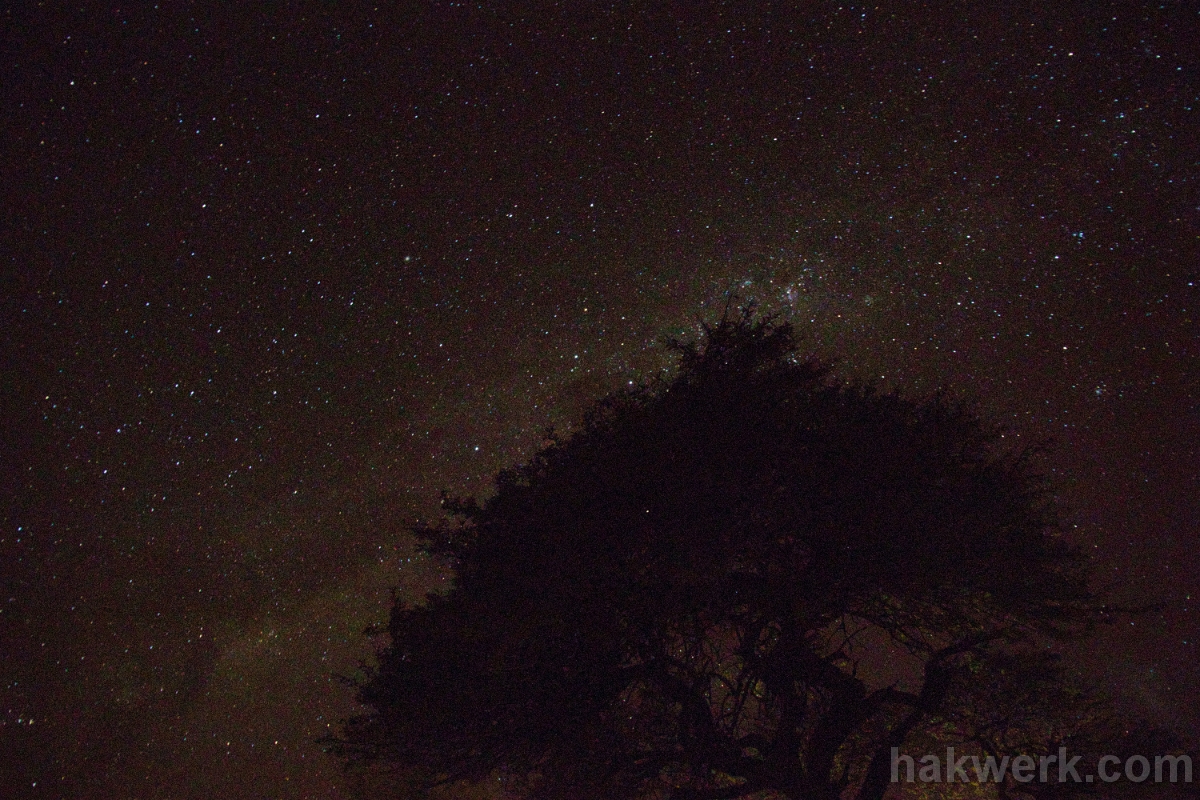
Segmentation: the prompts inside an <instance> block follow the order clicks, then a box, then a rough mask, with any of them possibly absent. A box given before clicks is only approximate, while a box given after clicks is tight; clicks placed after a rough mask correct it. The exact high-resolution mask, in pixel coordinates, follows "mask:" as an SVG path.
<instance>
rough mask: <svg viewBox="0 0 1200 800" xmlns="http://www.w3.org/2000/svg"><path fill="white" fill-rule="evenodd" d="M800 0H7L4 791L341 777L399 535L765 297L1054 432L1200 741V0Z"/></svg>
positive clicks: (1093, 658)
mask: <svg viewBox="0 0 1200 800" xmlns="http://www.w3.org/2000/svg"><path fill="white" fill-rule="evenodd" d="M798 5H800V6H801V7H800V8H799V9H797V8H792V7H790V4H778V5H770V4H746V5H744V6H741V5H737V4H720V3H719V4H692V3H688V4H618V5H602V4H584V3H578V4H568V5H554V4H545V5H536V6H535V5H532V4H519V5H518V4H495V5H494V6H487V5H485V6H484V7H482V8H481V7H479V6H469V5H464V4H458V3H430V4H406V5H402V6H401V7H399V8H395V7H387V8H383V9H380V10H375V9H374V8H373V7H372V6H370V5H356V6H349V7H347V6H341V5H338V6H334V5H315V4H314V5H299V4H291V5H282V4H281V5H278V6H273V7H272V8H271V9H270V10H269V11H253V10H250V11H246V10H242V9H240V8H235V7H234V6H233V5H213V6H199V5H195V4H188V3H176V4H169V5H167V4H163V5H161V6H159V7H153V6H151V5H149V4H138V5H136V6H134V5H130V6H129V7H126V6H125V5H124V4H117V3H111V4H108V5H87V4H84V5H79V4H75V5H70V6H58V5H53V6H52V5H47V4H36V3H22V4H17V5H15V6H14V5H8V6H6V7H5V9H4V10H3V12H2V15H0V25H2V30H3V40H2V41H3V61H2V62H0V87H2V88H0V91H2V95H0V109H2V113H3V122H2V125H0V137H2V138H0V141H2V145H0V147H2V148H3V153H2V155H3V161H2V164H0V170H2V172H0V184H2V186H3V200H2V201H0V202H2V203H3V209H2V215H3V216H2V217H0V226H2V230H0V236H2V238H0V259H2V263H3V287H4V290H3V296H2V299H0V323H2V330H3V334H2V335H3V349H2V351H0V352H2V357H3V415H4V416H3V443H2V447H3V450H2V451H0V452H2V455H3V457H2V459H0V465H2V467H0V468H2V470H3V472H2V486H3V493H4V496H3V505H2V506H0V508H2V509H3V517H4V518H3V529H2V530H0V577H2V579H3V596H0V612H2V613H0V652H2V653H3V657H2V662H0V663H2V664H3V674H2V676H0V677H2V679H3V680H2V683H0V687H2V694H0V753H3V757H2V758H0V764H2V766H0V769H2V770H3V771H4V774H3V775H2V776H0V779H2V780H3V783H4V786H5V789H4V793H5V794H6V796H25V795H28V796H38V797H115V796H121V797H144V798H154V797H197V798H198V797H212V796H218V795H220V796H227V797H266V796H272V797H276V796H278V797H317V796H320V797H337V796H342V795H341V794H340V793H339V789H338V788H337V784H338V777H337V768H336V765H335V764H334V763H333V762H331V761H330V760H329V759H328V758H327V757H325V756H324V755H323V754H322V753H321V751H320V749H319V747H317V746H316V745H315V744H313V739H315V738H316V737H317V736H319V735H321V734H323V733H325V732H327V731H328V730H330V729H329V727H328V726H329V725H330V724H334V723H336V721H337V720H338V719H340V718H341V717H344V716H345V715H346V714H349V713H352V712H353V705H352V703H351V700H350V696H349V693H348V692H347V690H345V689H344V687H342V686H340V685H339V684H338V683H337V682H336V681H335V680H333V679H332V677H331V676H332V674H333V673H335V672H348V671H351V670H353V669H354V666H355V663H356V660H357V659H358V658H361V657H365V656H366V655H368V654H369V653H370V644H369V642H367V641H366V640H365V639H364V638H362V637H361V635H360V632H361V630H362V629H363V627H365V626H366V625H367V624H369V623H371V622H375V621H379V620H381V619H383V618H384V616H385V614H386V610H387V607H388V589H389V587H392V586H397V585H398V586H399V587H400V588H401V592H402V593H406V594H411V595H413V596H417V595H419V594H420V593H422V592H424V591H425V590H427V589H429V588H433V587H435V586H438V585H440V583H441V582H442V580H443V578H442V577H441V576H439V575H437V574H436V573H435V572H434V571H433V570H432V569H431V568H429V567H428V566H427V565H425V564H424V563H423V562H422V561H421V560H420V558H418V557H415V556H414V555H413V553H412V551H411V547H410V543H409V540H408V538H407V536H406V534H405V527H406V526H407V525H409V524H411V523H412V522H413V521H414V520H416V519H418V518H428V517H429V516H430V515H432V514H434V513H436V499H437V492H438V490H439V489H441V488H447V489H449V490H450V491H451V492H452V493H459V494H462V493H476V492H484V491H486V489H487V486H488V485H489V484H488V482H489V480H490V476H491V475H493V474H494V473H495V471H496V470H497V469H499V468H501V467H503V466H507V465H510V464H512V463H515V462H517V461H519V460H522V459H524V458H527V457H528V456H529V455H530V454H531V453H532V452H533V450H534V449H535V448H536V447H537V446H538V445H539V443H540V442H541V441H542V438H543V435H544V429H545V428H546V426H548V425H555V426H558V427H559V428H560V429H563V430H569V428H570V425H571V424H572V421H574V420H577V419H578V417H579V414H580V413H581V411H582V410H583V409H584V408H585V407H586V406H587V404H588V403H589V402H590V401H591V400H593V399H594V398H596V397H597V396H599V395H601V394H603V393H604V392H606V391H608V390H611V389H613V388H615V387H617V386H619V385H622V384H627V383H628V382H629V381H638V380H643V379H645V378H647V377H649V376H650V375H652V374H654V372H655V371H656V370H658V369H660V368H663V367H664V366H666V365H668V364H669V363H670V362H669V358H668V356H667V354H666V353H665V351H664V349H663V347H662V346H661V342H662V338H663V337H664V336H666V335H688V334H691V333H694V332H695V331H696V330H697V322H698V320H700V319H710V320H711V319H713V318H714V316H715V315H717V314H719V313H720V310H721V308H723V305H724V302H725V299H724V298H725V295H726V293H727V292H728V291H730V290H731V289H733V290H736V291H737V292H739V293H740V294H741V295H743V296H745V297H752V298H757V299H758V300H759V301H761V303H762V304H763V305H764V307H767V308H769V309H774V310H779V311H781V312H782V313H783V314H784V315H785V316H786V317H787V318H788V319H791V320H793V321H794V322H795V323H796V324H797V325H798V328H799V330H800V332H801V335H802V337H803V338H804V341H805V343H806V346H807V347H809V348H810V349H811V350H812V351H813V352H815V353H818V354H820V355H823V356H827V357H838V358H840V359H841V360H842V361H841V366H840V368H839V371H840V374H842V375H843V376H845V377H847V378H854V379H867V380H873V381H875V382H876V383H878V384H880V385H881V386H884V387H888V388H892V387H895V388H899V389H901V390H902V391H904V392H906V393H909V394H917V393H922V392H927V391H930V390H933V389H935V388H937V387H940V386H944V387H948V388H949V389H951V390H952V391H954V392H956V393H958V394H961V395H964V396H967V397H970V398H973V399H975V400H976V401H978V402H979V404H980V406H981V408H983V409H984V411H985V412H986V413H987V414H989V415H990V416H991V418H992V419H995V420H997V421H1000V422H1005V423H1007V424H1010V425H1011V426H1012V427H1013V433H1012V434H1011V435H1012V436H1014V437H1016V438H1018V439H1021V438H1023V439H1027V440H1032V439H1034V438H1037V437H1041V436H1045V435H1051V436H1053V437H1054V439H1055V440H1056V442H1057V447H1056V449H1055V451H1054V453H1053V455H1052V456H1051V458H1050V461H1049V462H1048V465H1047V468H1048V469H1051V470H1053V473H1054V475H1055V477H1056V478H1057V479H1058V480H1059V481H1060V485H1061V495H1062V497H1063V499H1064V501H1066V502H1067V503H1069V504H1071V506H1072V507H1073V508H1074V509H1075V511H1074V512H1073V513H1074V516H1073V517H1072V520H1073V524H1074V525H1075V526H1076V527H1075V528H1074V529H1073V531H1072V536H1073V537H1074V538H1075V540H1076V541H1077V542H1078V543H1079V544H1080V545H1081V546H1082V547H1084V548H1086V549H1087V550H1088V551H1090V552H1091V553H1092V554H1094V557H1095V563H1096V569H1097V578H1098V583H1099V584H1101V585H1106V586H1107V585H1112V586H1116V587H1119V588H1118V589H1116V593H1115V596H1116V597H1118V598H1121V599H1131V600H1138V601H1140V600H1145V599H1148V598H1157V599H1159V600H1161V601H1162V602H1163V603H1164V604H1165V605H1164V609H1163V610H1162V611H1161V612H1156V613H1152V614H1148V615H1145V616H1143V617H1140V618H1138V619H1135V620H1133V621H1129V620H1126V621H1123V622H1121V623H1120V624H1119V625H1117V626H1115V627H1114V628H1112V629H1109V630H1106V631H1104V632H1102V635H1101V638H1100V639H1099V640H1098V642H1097V643H1096V644H1094V645H1091V646H1088V647H1086V648H1083V649H1081V650H1080V651H1079V652H1077V653H1076V654H1075V660H1074V663H1076V664H1077V665H1078V670H1079V672H1080V674H1081V675H1083V676H1084V677H1085V678H1087V679H1089V680H1093V681H1096V682H1098V683H1100V684H1101V685H1102V686H1104V687H1106V688H1108V689H1109V690H1112V691H1114V692H1116V693H1117V694H1118V695H1119V696H1120V697H1122V698H1123V700H1124V702H1126V703H1127V704H1128V705H1129V706H1130V707H1131V708H1134V709H1136V710H1137V711H1139V712H1140V713H1142V714H1145V715H1148V716H1149V717H1150V718H1151V719H1153V720H1155V721H1157V722H1161V723H1168V724H1174V725H1178V726H1180V727H1182V728H1183V729H1184V730H1187V731H1190V732H1191V733H1192V734H1193V735H1195V734H1196V733H1197V731H1198V729H1200V713H1198V712H1197V710H1196V708H1197V706H1196V702H1197V699H1198V694H1200V693H1198V692H1197V679H1198V677H1200V668H1198V667H1197V663H1196V658H1195V656H1196V646H1195V640H1196V637H1197V636H1198V635H1200V625H1198V624H1197V619H1196V612H1195V610H1194V607H1193V604H1192V602H1191V595H1192V594H1194V593H1196V592H1198V591H1200V578H1198V577H1197V567H1200V542H1198V541H1197V533H1198V530H1200V500H1198V499H1197V498H1198V497H1200V491H1197V490H1198V488H1200V487H1198V486H1197V484H1198V472H1200V458H1198V456H1197V450H1196V447H1197V446H1196V442H1197V441H1198V440H1200V406H1198V398H1200V387H1198V383H1197V373H1196V365H1197V356H1198V355H1200V353H1198V347H1197V329H1196V306H1197V302H1198V299H1200V298H1198V292H1200V289H1198V287H1197V281H1200V275H1198V272H1200V270H1198V268H1197V265H1198V264H1200V208H1198V207H1200V192H1198V191H1197V188H1198V185H1197V179H1198V178H1200V166H1198V160H1200V125H1198V122H1200V119H1198V117H1200V115H1198V109H1200V70H1198V67H1200V48H1198V47H1197V45H1196V43H1197V42H1200V19H1198V16H1197V7H1196V5H1195V4H1194V3H1165V4H1160V3H1152V4H1138V3H1114V4H1111V5H1105V4H1102V3H1086V4H1068V3H1053V4H1029V5H1024V4H1007V3H1005V4H998V3H973V4H962V5H951V4H946V5H936V6H935V5H920V4H903V5H901V4H889V5H888V6H886V7H875V6H857V5H834V4H798Z"/></svg>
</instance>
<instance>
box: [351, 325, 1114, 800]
mask: <svg viewBox="0 0 1200 800" xmlns="http://www.w3.org/2000/svg"><path fill="white" fill-rule="evenodd" d="M673 346H674V347H675V349H676V350H677V351H678V354H679V356H680V368H679V370H678V373H677V375H676V376H675V377H674V378H672V379H669V380H668V379H661V380H659V381H657V382H654V383H651V384H650V385H648V386H645V387H642V388H639V389H637V390H631V391H626V392H621V393H619V394H616V395H613V396H610V397H609V398H607V399H605V400H603V401H602V402H600V403H599V404H598V406H597V407H596V408H595V409H594V411H593V412H592V413H591V414H590V415H589V416H588V417H587V419H586V420H585V423H584V424H583V425H582V427H581V429H580V430H579V431H578V432H577V433H575V434H574V435H572V436H570V437H569V438H565V439H556V440H554V441H553V442H552V443H551V444H549V445H548V446H547V447H545V448H544V449H543V450H542V451H541V452H539V453H538V454H537V455H536V456H535V457H534V458H533V459H532V460H531V461H530V462H529V463H528V464H527V465H524V466H521V467H518V468H515V469H512V470H508V471H505V472H502V473H501V474H500V475H499V477H498V480H497V489H496V492H495V494H494V495H493V496H491V497H490V498H489V499H487V500H486V502H483V503H482V504H477V503H476V502H474V501H465V502H464V501H452V502H449V503H448V508H449V510H450V511H452V512H453V514H454V519H453V520H452V521H450V522H447V523H444V524H441V525H437V526H432V527H426V528H422V529H421V530H419V531H418V534H419V536H420V537H421V538H422V539H423V540H424V542H425V543H426V545H427V547H428V550H429V552H430V553H432V554H434V555H436V556H440V557H444V558H446V559H447V560H448V563H449V565H450V566H451V567H452V568H453V570H454V573H455V575H456V581H455V583H454V586H453V588H452V589H451V590H450V591H449V592H448V593H446V594H444V595H432V596H430V597H429V598H428V601H427V602H426V603H425V604H424V605H421V606H418V607H410V606H407V605H404V604H400V603H398V604H397V605H396V606H395V608H394V609H393V611H392V615H391V620H390V624H389V626H388V629H387V632H388V634H390V643H389V644H388V645H387V646H386V647H384V648H383V649H382V650H381V651H380V652H379V654H378V666H377V668H375V669H372V670H371V671H369V673H368V674H367V676H366V678H365V679H364V680H362V681H361V682H360V684H359V696H360V699H361V701H362V702H363V703H364V704H366V706H368V707H369V708H370V713H368V714H366V715H364V716H361V717H359V718H356V719H353V720H350V721H349V722H348V723H347V725H346V726H345V728H344V730H343V732H342V735H341V737H340V738H339V739H337V740H336V741H334V742H332V743H331V744H332V749H333V750H335V751H336V752H337V753H339V754H340V755H341V756H342V757H344V758H345V759H348V760H349V761H350V762H352V763H374V764H376V765H382V766H385V767H388V768H394V769H396V770H397V771H398V772H399V773H400V774H402V775H403V776H404V779H405V781H406V782H407V785H408V786H410V787H416V790H419V789H420V788H421V787H428V786H436V785H447V784H452V783H454V782H455V781H476V782H478V781H483V780H485V779H486V780H490V781H493V782H495V783H497V784H499V785H503V786H504V787H505V788H506V790H508V791H510V792H512V793H513V794H517V795H521V796H528V797H546V798H550V797H562V798H632V797H673V798H694V799H696V800H701V799H703V798H712V799H713V800H715V799H716V798H735V797H749V796H764V797H765V796H770V795H774V796H782V797H788V798H813V799H822V800H833V799H834V798H841V797H847V796H853V797H857V798H861V800H879V798H881V797H882V796H883V794H884V792H885V791H886V790H887V789H888V787H889V785H890V783H891V780H890V779H891V765H892V758H891V757H892V748H893V747H898V748H901V749H903V750H905V752H909V751H908V750H907V748H909V747H912V746H916V745H920V744H922V743H925V744H933V743H941V744H942V746H944V744H945V743H947V742H950V743H958V744H959V745H960V750H961V751H962V752H968V750H963V749H962V748H968V749H969V751H970V752H975V753H979V754H986V753H996V754H999V753H1006V752H1011V751H1012V750H1013V748H1021V749H1024V751H1025V752H1029V750H1028V749H1027V748H1033V747H1042V748H1046V747H1051V746H1052V745H1055V744H1057V743H1059V742H1074V741H1076V739H1070V738H1069V737H1071V736H1076V737H1079V736H1083V735H1084V733H1085V732H1086V731H1087V730H1090V729H1094V730H1100V727H1102V726H1100V727H1097V726H1095V725H1092V722H1094V721H1096V720H1101V719H1107V718H1106V717H1104V712H1102V711H1101V710H1100V709H1099V707H1098V706H1096V705H1095V704H1094V703H1093V702H1092V701H1090V700H1088V699H1087V698H1086V697H1085V696H1083V695H1081V694H1079V693H1078V692H1075V691H1074V690H1072V689H1071V688H1070V687H1068V686H1066V684H1065V683H1064V681H1063V673H1062V669H1061V667H1060V666H1059V665H1058V664H1057V662H1056V661H1055V660H1054V659H1053V658H1051V657H1049V656H1047V655H1046V654H1045V646H1044V645H1045V643H1046V642H1047V641H1050V640H1052V639H1053V638H1054V637H1061V636H1072V635H1076V634H1079V633H1082V632H1084V631H1085V630H1086V629H1087V628H1088V626H1089V625H1090V624H1091V623H1092V622H1095V621H1096V620H1098V619H1101V618H1102V617H1103V616H1104V615H1105V613H1106V612H1105V611H1104V609H1103V608H1101V607H1098V606H1097V605H1096V604H1095V600H1094V598H1093V596H1092V595H1091V593H1090V592H1089V588H1088V582H1087V580H1086V575H1085V571H1084V568H1083V563H1082V561H1081V558H1080V556H1079V554H1078V553H1077V552H1076V551H1075V550H1074V549H1073V548H1072V547H1071V546H1069V545H1068V543H1067V542H1066V541H1065V540H1064V539H1063V538H1062V536H1061V535H1060V534H1061V531H1060V528H1061V525H1060V521H1059V517H1058V515H1057V512H1056V509H1055V506H1054V504H1053V503H1052V502H1051V498H1050V496H1049V494H1048V491H1047V487H1046V485H1045V482H1044V480H1043V478H1042V476H1041V475H1040V474H1039V471H1038V470H1037V469H1036V468H1035V467H1034V466H1033V453H1031V451H1030V450H1028V449H1014V448H1012V447H1009V446H1006V442H1010V441H1011V439H1004V438H1003V437H1002V436H1001V435H1000V434H999V433H998V432H997V431H996V430H994V429H992V428H991V427H989V426H988V425H986V424H984V423H983V422H981V421H980V419H979V418H977V416H976V415H974V414H973V413H972V412H971V411H970V410H969V409H967V408H966V407H964V406H963V405H960V404H957V403H955V402H952V401H950V400H949V399H947V398H946V397H944V396H941V395H939V396H934V397H932V398H928V399H925V400H920V401H914V400H908V399H903V398H901V397H899V396H897V395H895V394H889V393H879V392H876V391H874V390H872V389H870V388H866V387H862V386H854V385H844V384H839V383H835V382H834V381H833V380H832V378H831V373H830V370H829V369H828V368H827V367H826V366H824V365H822V364H820V363H817V362H814V361H811V360H804V359H801V358H799V357H797V355H796V347H795V342H794V338H793V331H792V329H791V327H790V326H789V325H787V324H783V323H779V322H776V321H773V320H771V319H763V318H758V317H756V316H755V314H754V313H753V310H752V309H746V310H743V311H742V312H740V313H732V314H731V313H727V314H726V315H725V317H724V318H722V319H721V320H720V321H719V322H718V323H717V324H715V325H713V326H711V327H706V328H705V331H704V334H703V336H702V337H701V339H700V340H699V341H698V342H695V343H673ZM1072 726H1073V727H1072ZM1089 726H1091V727H1090V728H1089ZM1056 737H1057V738H1056ZM1064 737H1066V738H1064ZM1078 741H1082V740H1078ZM970 748H974V749H970ZM934 752H936V751H934ZM1041 752H1054V751H1053V750H1042V751H1041ZM1072 788H1073V787H1071V786H1060V787H1057V789H1056V791H1067V790H1072ZM1080 788H1082V787H1080ZM1008 789H1011V790H1013V791H1017V790H1020V791H1028V790H1027V787H1024V786H1022V785H1016V784H1011V782H1010V784H1009V786H1008ZM1006 791H1007V790H1006ZM1039 791H1042V790H1041V789H1039Z"/></svg>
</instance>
